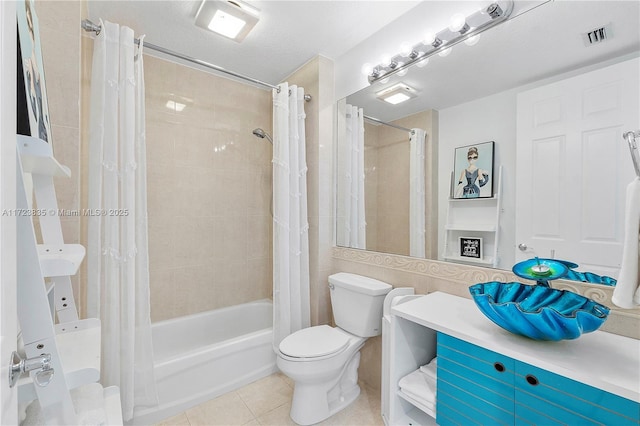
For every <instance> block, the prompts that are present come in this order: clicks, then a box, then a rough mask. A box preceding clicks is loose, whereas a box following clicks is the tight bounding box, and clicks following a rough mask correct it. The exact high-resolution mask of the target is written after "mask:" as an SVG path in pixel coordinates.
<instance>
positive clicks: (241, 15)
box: [196, 0, 260, 42]
mask: <svg viewBox="0 0 640 426" xmlns="http://www.w3.org/2000/svg"><path fill="white" fill-rule="evenodd" d="M259 14H260V11H259V10H258V9H256V8H255V7H253V6H250V5H248V4H246V3H244V2H242V1H239V0H234V1H231V0H227V1H225V0H203V1H202V4H201V5H200V8H199V9H198V13H196V25H197V26H199V27H201V28H205V29H207V30H210V31H213V32H214V33H216V34H220V35H221V36H224V37H226V38H230V39H231V40H233V41H237V42H241V41H242V40H244V38H245V37H246V36H247V34H249V31H251V29H252V28H253V27H254V26H255V25H256V24H257V23H258V20H259V19H260V18H259Z"/></svg>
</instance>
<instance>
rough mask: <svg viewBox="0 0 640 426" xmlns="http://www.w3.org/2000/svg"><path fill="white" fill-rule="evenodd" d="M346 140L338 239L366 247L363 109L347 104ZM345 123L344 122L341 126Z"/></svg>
mask: <svg viewBox="0 0 640 426" xmlns="http://www.w3.org/2000/svg"><path fill="white" fill-rule="evenodd" d="M342 115H343V116H344V130H339V131H342V132H343V133H344V143H343V144H341V145H340V146H339V148H338V149H340V154H339V159H340V166H339V170H340V171H339V172H338V179H339V182H338V185H340V190H339V191H338V193H339V194H341V199H340V200H338V203H339V206H338V210H339V214H338V216H339V220H340V221H341V223H339V224H338V230H339V233H340V234H339V235H338V242H339V244H340V245H344V246H346V247H352V248H359V249H365V248H366V245H367V235H366V229H367V223H366V220H365V204H364V110H363V109H362V108H358V107H357V106H355V105H349V104H347V105H345V107H344V112H343V114H342ZM341 127H342V126H341Z"/></svg>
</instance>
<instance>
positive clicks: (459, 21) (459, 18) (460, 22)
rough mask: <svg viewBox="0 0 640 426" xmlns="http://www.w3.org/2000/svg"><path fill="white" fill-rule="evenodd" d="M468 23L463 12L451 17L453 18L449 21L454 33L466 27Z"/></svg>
mask: <svg viewBox="0 0 640 426" xmlns="http://www.w3.org/2000/svg"><path fill="white" fill-rule="evenodd" d="M466 23H467V21H466V19H465V18H464V15H463V14H462V13H456V14H455V15H453V16H452V17H451V20H450V21H449V29H450V30H451V31H453V32H454V33H457V32H458V31H460V30H461V29H462V27H464V25H465V24H466Z"/></svg>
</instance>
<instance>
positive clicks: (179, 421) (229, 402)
mask: <svg viewBox="0 0 640 426" xmlns="http://www.w3.org/2000/svg"><path fill="white" fill-rule="evenodd" d="M360 389H361V392H360V396H359V397H358V399H357V400H356V401H355V402H353V403H352V404H351V405H350V406H348V407H347V408H345V409H344V410H342V411H340V412H339V413H337V414H336V415H334V416H332V417H330V418H328V419H327V420H325V421H323V422H321V423H318V424H319V425H340V426H351V425H354V426H355V425H362V426H383V425H384V423H383V422H382V417H381V416H380V393H379V392H378V391H376V390H374V389H372V388H370V387H368V386H366V385H364V384H363V383H360ZM292 395H293V382H292V381H291V380H290V379H289V378H288V377H287V376H285V375H283V374H281V373H276V374H273V375H271V376H268V377H265V378H264V379H260V380H258V381H256V382H253V383H251V384H249V385H247V386H245V387H243V388H240V389H238V390H236V391H233V392H229V393H227V394H224V395H222V396H219V397H218V398H215V399H212V400H211V401H207V402H205V403H204V404H201V405H198V406H196V407H193V408H190V409H188V410H187V411H185V412H184V413H181V414H179V415H177V416H175V417H171V418H169V419H166V420H165V421H163V422H162V423H160V424H159V425H158V426H165V425H166V426H196V425H203V426H205V425H206V426H213V425H224V426H231V425H247V426H254V425H274V426H276V425H277V426H280V425H295V423H294V422H293V421H292V420H291V418H290V417H289V410H290V409H291V396H292Z"/></svg>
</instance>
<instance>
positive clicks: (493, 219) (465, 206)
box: [442, 166, 502, 268]
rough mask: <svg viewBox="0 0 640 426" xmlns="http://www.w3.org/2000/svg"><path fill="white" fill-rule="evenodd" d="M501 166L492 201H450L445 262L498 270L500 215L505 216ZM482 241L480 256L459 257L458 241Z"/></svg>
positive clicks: (481, 199) (443, 255) (471, 199)
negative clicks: (467, 239)
mask: <svg viewBox="0 0 640 426" xmlns="http://www.w3.org/2000/svg"><path fill="white" fill-rule="evenodd" d="M501 193H502V166H500V168H499V169H498V185H497V192H496V193H495V194H494V195H493V197H491V198H463V199H458V198H450V199H449V202H448V203H447V216H446V223H445V226H444V248H443V251H442V258H443V259H445V260H449V261H453V262H459V263H467V264H472V265H483V266H491V267H494V268H496V267H498V261H499V253H498V246H499V244H498V243H499V238H500V215H501V213H502V203H501V199H500V196H501ZM461 237H474V238H482V249H481V257H480V258H473V257H465V256H460V247H459V238H461Z"/></svg>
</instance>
